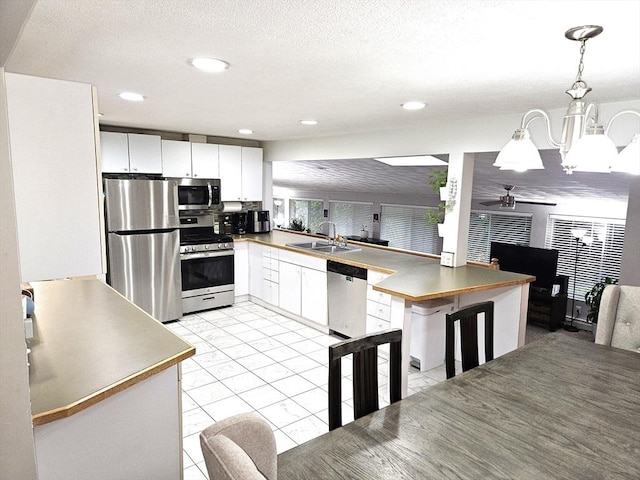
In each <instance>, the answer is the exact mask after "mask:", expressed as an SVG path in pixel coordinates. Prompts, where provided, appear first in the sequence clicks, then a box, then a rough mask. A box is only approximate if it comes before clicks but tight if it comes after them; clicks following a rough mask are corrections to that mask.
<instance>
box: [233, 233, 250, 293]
mask: <svg viewBox="0 0 640 480" xmlns="http://www.w3.org/2000/svg"><path fill="white" fill-rule="evenodd" d="M233 250H234V252H233V257H234V258H233V269H234V272H233V276H234V290H235V296H236V297H239V296H240V295H248V294H249V244H248V243H247V242H235V243H234V245H233Z"/></svg>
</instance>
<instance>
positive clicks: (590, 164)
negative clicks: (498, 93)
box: [493, 25, 640, 174]
mask: <svg viewBox="0 0 640 480" xmlns="http://www.w3.org/2000/svg"><path fill="white" fill-rule="evenodd" d="M600 33H602V27H601V26H599V25H584V26H581V27H574V28H571V29H569V30H567V31H566V32H565V34H564V36H565V37H566V38H568V39H569V40H575V41H578V42H580V63H579V64H578V75H577V77H576V80H575V82H573V85H572V86H571V88H570V89H569V90H567V93H568V94H569V95H570V96H571V98H572V100H571V103H570V104H569V108H568V109H567V113H566V114H565V116H564V119H563V122H562V137H561V139H560V141H559V142H558V141H556V140H554V139H553V137H552V135H551V122H550V121H549V116H548V115H547V114H546V113H545V112H544V111H542V110H539V109H534V110H529V111H528V112H527V113H525V114H524V116H523V117H522V122H521V123H520V128H518V129H517V130H516V131H515V133H514V134H513V137H512V139H511V141H509V143H507V144H506V145H505V147H504V148H503V149H502V150H501V151H500V153H499V154H498V157H497V158H496V161H495V163H494V164H493V165H494V166H495V167H499V168H500V169H501V170H516V171H525V170H532V169H542V168H544V165H543V164H542V159H541V158H540V152H538V149H537V148H536V146H535V145H534V144H533V142H532V141H531V135H530V134H529V125H530V124H531V122H532V121H533V120H535V119H537V118H542V119H543V120H544V122H545V124H546V126H547V136H548V139H549V142H550V143H551V145H553V146H554V147H557V148H558V149H559V150H560V157H561V158H562V167H563V168H564V171H565V172H566V173H567V174H572V173H573V172H574V171H575V172H580V171H582V172H610V171H624V172H629V173H636V174H640V147H639V143H640V140H639V138H638V135H636V136H635V137H634V138H633V140H632V141H631V143H630V144H629V146H627V147H626V148H625V149H624V150H623V151H622V152H620V154H618V151H617V149H616V146H615V145H614V143H613V141H612V140H611V139H610V138H609V137H608V135H607V134H608V131H609V128H610V127H611V124H612V123H613V121H614V120H615V119H616V118H618V117H619V116H621V115H623V114H633V115H637V116H638V117H640V112H637V111H635V110H624V111H622V112H618V113H617V114H616V115H614V116H613V117H612V118H611V120H610V121H609V125H608V126H607V127H606V128H605V127H604V125H603V124H602V123H600V122H599V120H598V106H597V105H596V104H595V103H591V104H588V105H587V103H586V102H585V101H584V100H583V99H584V97H585V95H586V94H587V93H589V92H590V91H591V88H590V87H588V86H587V82H585V81H584V80H583V79H582V71H583V70H584V62H583V58H584V52H585V47H586V43H587V40H588V39H590V38H593V37H596V36H598V35H600Z"/></svg>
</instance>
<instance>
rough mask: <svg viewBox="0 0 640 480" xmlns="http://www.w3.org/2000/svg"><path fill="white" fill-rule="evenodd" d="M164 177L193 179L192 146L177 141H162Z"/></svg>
mask: <svg viewBox="0 0 640 480" xmlns="http://www.w3.org/2000/svg"><path fill="white" fill-rule="evenodd" d="M162 175H163V176H164V177H177V178H190V177H191V144H190V143H189V142H179V141H176V140H162Z"/></svg>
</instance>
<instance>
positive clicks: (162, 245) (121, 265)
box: [109, 230, 182, 322]
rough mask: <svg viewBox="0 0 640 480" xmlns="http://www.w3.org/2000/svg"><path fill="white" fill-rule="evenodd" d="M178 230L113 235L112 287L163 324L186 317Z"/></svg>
mask: <svg viewBox="0 0 640 480" xmlns="http://www.w3.org/2000/svg"><path fill="white" fill-rule="evenodd" d="M179 254H180V236H179V233H178V230H171V231H168V232H157V233H143V234H128V235H121V234H117V233H109V284H110V285H111V286H112V287H113V288H114V289H116V290H117V291H118V292H120V293H121V294H122V295H124V296H125V297H127V298H128V299H129V300H131V302H133V303H135V304H136V305H138V306H139V307H140V308H141V309H143V310H144V311H145V312H147V313H148V314H150V315H151V316H152V317H154V318H155V319H157V320H159V321H161V322H167V321H170V320H176V319H178V318H180V317H181V316H182V293H181V292H182V288H181V276H180V255H179Z"/></svg>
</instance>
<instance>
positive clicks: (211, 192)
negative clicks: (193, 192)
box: [207, 183, 213, 208]
mask: <svg viewBox="0 0 640 480" xmlns="http://www.w3.org/2000/svg"><path fill="white" fill-rule="evenodd" d="M207 190H209V208H211V204H212V203H213V190H212V188H211V183H207Z"/></svg>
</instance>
